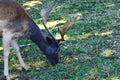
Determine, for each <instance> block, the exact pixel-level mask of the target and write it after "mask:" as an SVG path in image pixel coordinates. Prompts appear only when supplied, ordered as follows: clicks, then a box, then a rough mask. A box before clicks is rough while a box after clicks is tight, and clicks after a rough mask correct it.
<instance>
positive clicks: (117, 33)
mask: <svg viewBox="0 0 120 80" xmlns="http://www.w3.org/2000/svg"><path fill="white" fill-rule="evenodd" d="M17 1H18V2H19V3H20V4H21V5H22V6H23V7H24V9H25V10H26V12H27V13H28V15H29V16H30V17H31V18H32V19H33V20H34V21H35V22H36V23H37V24H38V25H39V27H40V28H41V29H44V28H43V26H42V19H41V16H40V15H39V11H40V9H41V8H42V7H47V6H48V5H49V4H55V3H57V7H56V8H55V9H54V10H53V11H52V12H51V13H50V17H49V19H48V23H47V25H48V26H49V29H50V30H52V32H53V34H54V36H56V38H57V35H58V34H59V33H58V32H57V28H58V27H61V26H62V25H61V26H58V24H60V23H63V25H64V23H65V22H66V21H67V19H68V17H70V15H71V14H79V17H80V19H79V20H78V21H77V22H76V23H75V24H74V25H73V26H72V27H71V28H70V29H69V31H68V32H67V33H66V35H65V39H66V41H64V42H63V44H62V45H61V47H60V52H59V54H60V61H59V64H57V65H56V66H51V65H50V63H49V62H48V61H47V59H46V57H45V56H44V53H42V52H41V51H40V50H39V49H38V47H37V46H36V45H35V44H34V43H33V42H31V41H30V40H29V39H26V38H24V37H23V38H20V39H19V40H18V42H19V46H20V49H21V54H22V57H23V59H24V61H25V63H26V64H27V66H29V67H30V71H29V72H25V71H22V70H21V67H20V65H19V62H18V60H17V57H16V55H15V52H14V51H13V49H12V48H10V49H11V55H10V57H9V72H10V76H11V78H12V79H16V80H120V1H119V0H109V1H108V0H56V1H55V0H50V1H48V0H17ZM56 25H57V27H55V26H56ZM0 45H1V47H0V49H1V51H0V78H1V79H2V75H3V49H2V40H1V44H0ZM36 68H38V69H39V70H36ZM1 79H0V80H1Z"/></svg>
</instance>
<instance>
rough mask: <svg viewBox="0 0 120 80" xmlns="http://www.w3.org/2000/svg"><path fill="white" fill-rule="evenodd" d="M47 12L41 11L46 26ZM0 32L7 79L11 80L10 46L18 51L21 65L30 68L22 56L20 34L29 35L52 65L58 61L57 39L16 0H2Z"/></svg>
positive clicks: (0, 5)
mask: <svg viewBox="0 0 120 80" xmlns="http://www.w3.org/2000/svg"><path fill="white" fill-rule="evenodd" d="M46 10H47V11H46V12H47V13H49V12H50V11H51V10H52V7H50V8H48V9H46ZM46 12H45V13H44V10H43V13H41V16H42V18H43V19H44V20H43V21H44V26H46V25H45V23H46V17H45V14H46ZM0 32H2V37H3V48H4V75H5V77H6V79H7V80H10V76H9V71H8V62H9V61H8V57H9V54H10V50H9V47H10V46H12V47H13V49H14V50H15V51H16V53H17V57H18V59H19V62H20V64H21V67H23V68H24V69H25V70H28V67H27V66H26V65H25V63H24V61H23V59H22V57H21V54H20V50H19V46H18V44H17V41H16V39H18V38H19V37H20V36H27V37H29V38H30V39H31V40H32V41H33V42H34V43H36V45H37V46H38V47H39V49H40V50H41V51H43V52H44V54H45V55H46V57H47V58H48V60H49V61H50V63H51V64H52V65H55V64H57V63H58V51H59V44H58V42H57V41H56V39H55V38H54V37H53V36H52V34H51V37H48V36H47V35H46V34H45V32H44V31H42V30H41V29H40V28H39V27H38V26H37V25H36V23H35V22H34V21H33V20H32V19H31V18H30V17H29V16H28V15H27V13H26V12H25V10H24V9H23V8H22V7H21V6H20V5H19V4H18V3H17V2H16V1H15V0H0Z"/></svg>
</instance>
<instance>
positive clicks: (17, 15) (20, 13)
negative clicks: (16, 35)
mask: <svg viewBox="0 0 120 80" xmlns="http://www.w3.org/2000/svg"><path fill="white" fill-rule="evenodd" d="M29 20H30V18H29V16H28V15H26V12H25V11H24V9H23V8H22V7H21V6H20V5H19V4H18V3H17V2H15V1H13V0H0V21H3V22H2V23H4V21H6V23H7V24H6V25H4V26H1V25H0V31H2V30H3V29H9V30H11V32H18V31H20V32H22V33H23V32H26V30H27V29H28V22H29ZM1 27H2V28H1Z"/></svg>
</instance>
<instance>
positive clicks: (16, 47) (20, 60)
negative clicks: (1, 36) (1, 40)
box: [11, 39, 29, 70]
mask: <svg viewBox="0 0 120 80" xmlns="http://www.w3.org/2000/svg"><path fill="white" fill-rule="evenodd" d="M11 46H12V47H13V49H14V50H15V51H16V53H17V57H18V60H19V62H20V65H21V67H22V68H24V69H25V70H28V69H29V68H28V67H26V65H25V63H24V61H23V59H22V57H21V54H20V50H19V46H18V44H17V41H16V40H15V39H14V40H12V41H11Z"/></svg>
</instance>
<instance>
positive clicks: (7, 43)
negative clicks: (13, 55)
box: [3, 30, 13, 80]
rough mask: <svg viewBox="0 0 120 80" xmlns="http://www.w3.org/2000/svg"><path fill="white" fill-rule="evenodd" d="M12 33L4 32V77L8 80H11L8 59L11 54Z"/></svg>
mask: <svg viewBox="0 0 120 80" xmlns="http://www.w3.org/2000/svg"><path fill="white" fill-rule="evenodd" d="M12 36H13V35H12V33H11V32H8V31H6V30H5V31H3V48H4V75H5V77H6V79H7V80H10V76H9V71H8V57H9V54H10V50H9V47H10V42H11V39H12Z"/></svg>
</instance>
